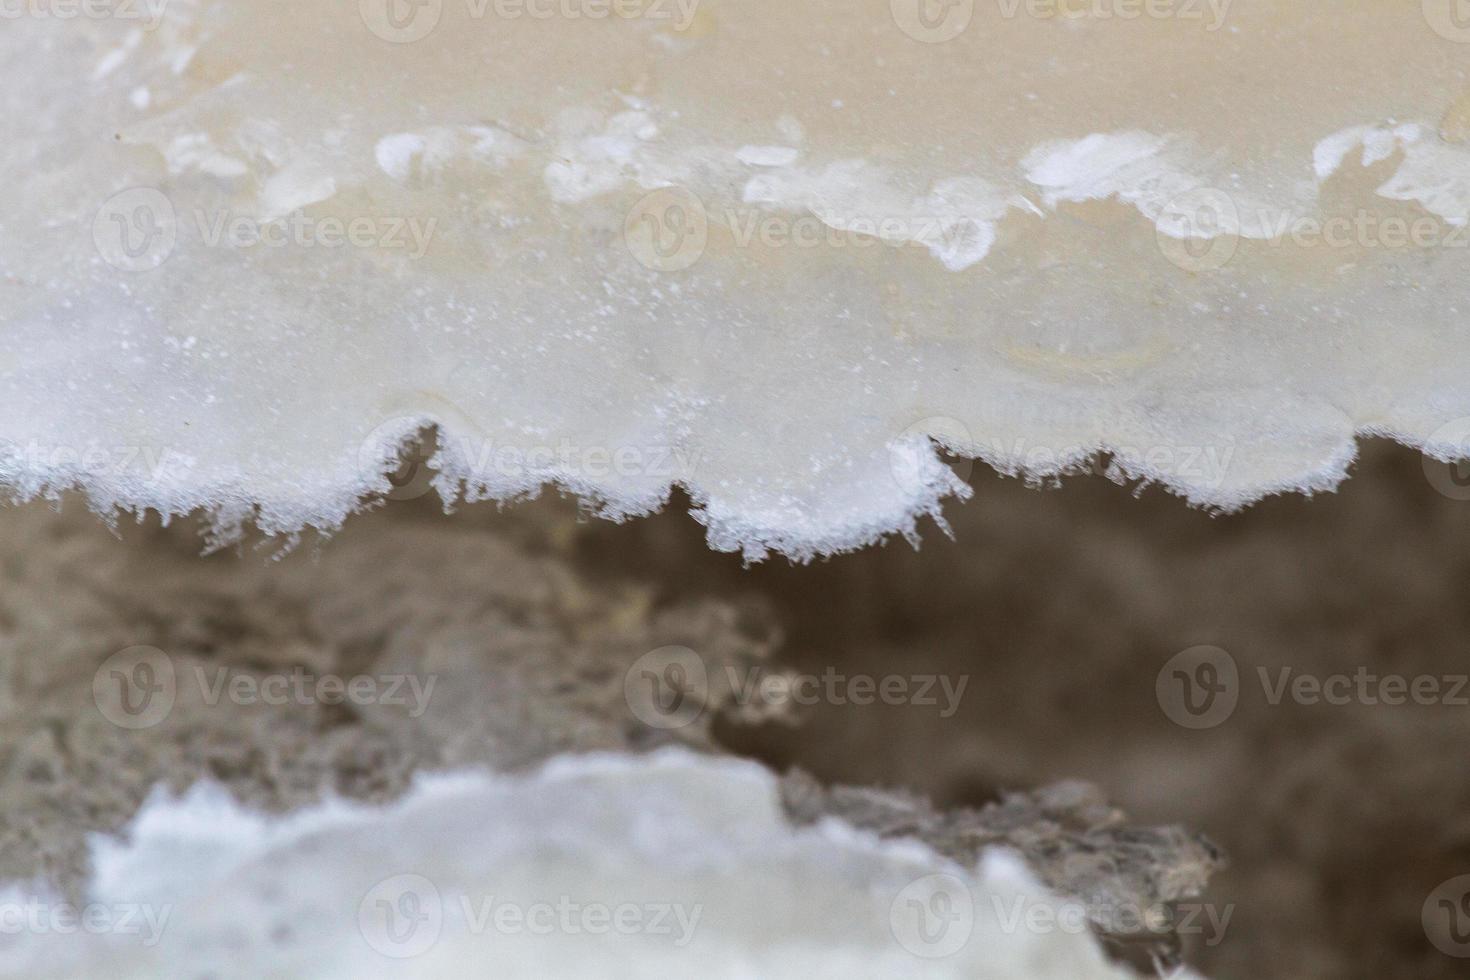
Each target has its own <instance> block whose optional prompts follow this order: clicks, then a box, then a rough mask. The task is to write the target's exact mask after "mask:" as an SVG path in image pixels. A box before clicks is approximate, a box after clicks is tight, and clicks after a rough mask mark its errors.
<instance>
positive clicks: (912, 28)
mask: <svg viewBox="0 0 1470 980" xmlns="http://www.w3.org/2000/svg"><path fill="white" fill-rule="evenodd" d="M888 9H889V11H890V12H891V13H892V14H893V22H894V23H895V24H897V25H898V27H899V30H901V31H903V32H904V33H905V34H907V35H908V36H909V37H911V38H913V39H914V40H915V41H920V42H922V43H924V44H943V43H944V42H945V41H953V40H954V39H955V38H957V37H959V36H960V35H961V34H963V33H965V28H967V27H969V26H970V21H971V20H973V19H974V17H975V0H888Z"/></svg>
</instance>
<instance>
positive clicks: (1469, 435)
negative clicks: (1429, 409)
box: [1423, 417, 1470, 500]
mask: <svg viewBox="0 0 1470 980" xmlns="http://www.w3.org/2000/svg"><path fill="white" fill-rule="evenodd" d="M1425 443H1426V444H1427V445H1431V446H1437V447H1446V446H1454V447H1458V448H1457V449H1456V450H1455V452H1454V455H1456V456H1458V457H1459V458H1458V459H1456V460H1455V461H1454V462H1452V463H1446V462H1444V461H1443V460H1439V459H1435V458H1434V457H1432V456H1424V457H1423V464H1424V476H1425V478H1426V479H1427V480H1429V485H1430V486H1431V487H1433V488H1434V489H1435V490H1437V491H1438V492H1439V493H1441V494H1443V495H1444V496H1446V497H1448V498H1450V499H1451V500H1470V417H1467V418H1458V419H1455V420H1453V421H1451V422H1447V423H1445V424H1444V425H1442V426H1440V427H1439V428H1438V429H1436V430H1434V432H1433V433H1432V434H1431V435H1430V436H1429V438H1428V439H1427V440H1425Z"/></svg>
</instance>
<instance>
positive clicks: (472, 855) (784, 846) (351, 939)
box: [0, 750, 1132, 980]
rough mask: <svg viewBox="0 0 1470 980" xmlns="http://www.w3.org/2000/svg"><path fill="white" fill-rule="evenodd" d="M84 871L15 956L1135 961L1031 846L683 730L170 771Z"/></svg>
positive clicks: (457, 962) (212, 963) (798, 972)
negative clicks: (859, 824)
mask: <svg viewBox="0 0 1470 980" xmlns="http://www.w3.org/2000/svg"><path fill="white" fill-rule="evenodd" d="M93 858H94V868H95V870H94V877H93V880H92V882H91V884H90V886H89V889H88V892H87V894H86V895H85V896H84V897H82V898H80V899H72V900H70V901H67V900H64V899H62V898H60V897H57V896H54V895H48V894H44V893H38V892H36V891H34V890H28V889H26V888H22V887H15V886H12V887H10V888H8V889H6V890H3V891H0V913H3V914H4V915H5V916H6V919H5V921H6V922H11V923H16V922H18V923H21V924H22V926H23V927H22V928H19V929H8V930H7V931H8V932H9V933H11V934H10V935H8V936H7V937H6V941H5V942H4V943H0V975H3V976H6V977H25V978H26V980H44V978H48V977H65V978H67V980H86V978H106V980H124V978H129V977H138V978H144V977H147V978H152V977H161V976H178V977H183V976H191V977H194V976H209V977H215V978H220V980H229V978H236V977H239V978H256V977H266V976H282V977H308V976H309V977H315V978H323V980H326V978H333V977H341V978H344V980H361V978H372V977H445V978H457V977H464V976H495V977H506V978H514V977H527V978H540V977H593V976H597V977H626V978H635V977H649V978H655V977H658V978H661V977H669V976H701V977H710V978H719V977H730V978H736V977H763V978H772V980H775V978H785V977H789V978H794V980H812V978H819V977H832V978H848V977H875V978H877V977H882V978H893V977H955V978H959V977H977V976H984V977H987V978H990V980H1125V978H1127V977H1131V976H1132V974H1131V973H1129V972H1127V971H1125V970H1123V969H1122V968H1120V967H1116V966H1113V965H1110V964H1109V963H1108V962H1107V961H1106V960H1105V958H1104V956H1103V955H1102V952H1101V949H1100V947H1099V945H1098V943H1097V942H1096V941H1095V940H1094V938H1093V936H1092V935H1091V933H1090V932H1088V931H1087V929H1086V927H1085V921H1086V920H1085V915H1083V914H1082V910H1081V909H1080V908H1077V907H1074V906H1071V905H1067V904H1064V903H1059V902H1058V901H1057V900H1056V899H1053V898H1051V897H1049V896H1048V895H1046V894H1045V893H1044V892H1043V891H1042V889H1041V888H1040V886H1038V885H1037V883H1036V882H1035V881H1034V880H1033V879H1032V877H1031V876H1030V875H1029V873H1028V872H1027V871H1026V869H1025V868H1024V866H1023V865H1022V864H1021V863H1020V860H1019V859H1018V858H1016V857H1014V856H1012V855H1010V854H1008V853H1006V852H999V851H997V852H992V853H990V854H989V855H987V856H986V857H985V858H984V859H983V860H982V861H981V862H980V864H979V866H978V867H977V868H963V867H960V866H958V865H955V864H953V863H952V862H950V861H948V860H946V859H944V858H942V857H940V856H939V855H937V854H935V853H934V852H933V851H931V850H929V849H927V848H926V847H924V846H922V845H918V844H915V843H899V844H894V843H880V842H879V841H878V840H877V839H876V838H875V837H872V836H870V835H867V834H865V833H861V832H858V831H856V830H854V829H852V828H851V827H849V826H847V825H845V824H842V823H840V822H838V821H836V820H828V821H826V822H824V823H821V824H818V825H816V826H814V827H811V828H807V829H800V830H798V829H793V828H792V827H791V826H790V824H789V823H788V822H787V821H786V818H785V817H784V816H783V814H782V811H781V806H780V802H779V799H778V790H777V785H776V780H775V777H774V776H772V775H771V774H770V773H769V772H768V771H766V770H765V769H763V768H761V767H760V766H758V765H755V764H753V763H748V762H738V761H730V760H722V759H714V758H710V757H705V756H696V755H694V754H691V753H688V752H686V751H682V750H664V751H663V752H660V753H659V754H656V755H653V756H648V757H642V758H632V757H625V756H583V757H578V758H565V759H561V760H557V761H555V762H553V763H550V764H549V765H547V766H546V767H545V768H544V769H543V770H541V771H540V772H537V773H534V774H531V775H527V776H519V777H508V776H496V775H492V774H488V773H476V772H464V773H458V774H449V775H441V776H438V777H435V778H428V779H424V780H423V781H422V782H420V783H419V784H418V785H417V787H416V788H415V790H414V791H413V792H412V793H410V795H409V796H407V797H406V798H404V799H402V800H400V801H399V802H397V803H395V804H392V805H390V806H387V807H379V808H374V807H365V806H357V805H349V804H346V803H342V802H335V801H334V802H330V803H327V804H324V805H321V806H319V807H316V808H314V809H309V810H306V811H300V812H297V813H294V814H291V815H288V816H284V817H270V816H265V815H262V814H259V813H254V812H249V811H246V810H242V809H241V808H240V807H239V806H238V805H236V804H234V803H233V802H232V801H230V800H229V799H228V798H227V797H226V796H225V795H224V794H223V792H222V791H221V790H219V789H217V788H214V787H210V786H208V785H201V786H197V787H195V788H194V789H192V790H190V791H189V792H188V794H187V795H185V796H184V797H182V798H177V799H175V798H170V797H168V796H166V795H164V794H163V793H162V792H161V791H160V792H158V793H156V794H155V795H154V796H153V797H152V798H151V799H150V800H149V801H148V802H147V803H146V804H145V806H144V808H143V809H142V810H141V811H140V813H139V814H138V816H137V818H136V820H135V822H134V824H133V825H132V827H131V828H130V830H129V831H128V834H127V837H126V839H125V840H116V839H110V838H103V837H99V838H97V839H96V840H95V842H94V845H93Z"/></svg>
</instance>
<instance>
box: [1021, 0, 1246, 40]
mask: <svg viewBox="0 0 1470 980" xmlns="http://www.w3.org/2000/svg"><path fill="white" fill-rule="evenodd" d="M997 2H998V3H999V6H1000V12H1001V16H1002V17H1004V18H1006V19H1007V20H1010V19H1012V18H1014V17H1016V16H1018V15H1019V14H1025V15H1026V16H1027V17H1031V18H1035V19H1037V20H1069V21H1076V20H1178V21H1200V22H1201V23H1202V24H1204V29H1205V32H1206V33H1209V34H1213V33H1214V32H1215V31H1218V30H1219V29H1220V28H1222V27H1224V26H1225V18H1226V17H1227V16H1228V15H1229V13H1230V5H1231V3H1232V2H1233V0H997Z"/></svg>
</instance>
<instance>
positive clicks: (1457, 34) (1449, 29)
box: [1423, 0, 1470, 44]
mask: <svg viewBox="0 0 1470 980" xmlns="http://www.w3.org/2000/svg"><path fill="white" fill-rule="evenodd" d="M1423 4H1424V19H1425V20H1426V21H1428V22H1429V26H1430V27H1431V28H1433V30H1434V33H1436V34H1438V35H1439V36H1440V37H1442V38H1444V39H1446V40H1448V41H1454V42H1456V43H1457V44H1470V0H1423Z"/></svg>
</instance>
